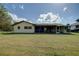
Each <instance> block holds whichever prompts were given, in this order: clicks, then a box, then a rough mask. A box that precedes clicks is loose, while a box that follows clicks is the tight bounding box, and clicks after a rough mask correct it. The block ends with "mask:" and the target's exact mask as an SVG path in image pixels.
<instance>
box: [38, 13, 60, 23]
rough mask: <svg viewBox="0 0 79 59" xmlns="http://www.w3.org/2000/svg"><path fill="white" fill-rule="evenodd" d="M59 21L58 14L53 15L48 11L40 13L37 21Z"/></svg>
mask: <svg viewBox="0 0 79 59" xmlns="http://www.w3.org/2000/svg"><path fill="white" fill-rule="evenodd" d="M60 21H61V19H60V16H59V15H58V14H56V15H55V14H53V13H52V12H48V13H47V14H40V17H39V18H38V20H37V23H59V22H60Z"/></svg>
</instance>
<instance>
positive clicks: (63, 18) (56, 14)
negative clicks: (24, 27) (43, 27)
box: [3, 3, 79, 24]
mask: <svg viewBox="0 0 79 59" xmlns="http://www.w3.org/2000/svg"><path fill="white" fill-rule="evenodd" d="M3 5H4V7H5V8H6V9H7V11H8V12H9V14H10V15H11V17H12V18H13V19H14V20H15V21H22V20H26V21H30V22H33V23H62V24H68V23H69V24H72V23H74V22H75V20H76V19H78V18H79V4H78V3H6V4H3Z"/></svg>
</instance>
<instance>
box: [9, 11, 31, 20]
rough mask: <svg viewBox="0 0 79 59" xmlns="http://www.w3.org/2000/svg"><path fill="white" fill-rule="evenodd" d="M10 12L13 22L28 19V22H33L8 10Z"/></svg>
mask: <svg viewBox="0 0 79 59" xmlns="http://www.w3.org/2000/svg"><path fill="white" fill-rule="evenodd" d="M8 13H9V15H10V16H11V17H12V19H13V22H19V21H23V20H24V21H28V22H31V21H29V20H27V19H26V18H20V17H18V16H17V15H16V14H12V13H10V12H8Z"/></svg>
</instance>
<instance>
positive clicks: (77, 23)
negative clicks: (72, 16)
mask: <svg viewBox="0 0 79 59" xmlns="http://www.w3.org/2000/svg"><path fill="white" fill-rule="evenodd" d="M73 25H79V22H76V23H73V24H71V26H73Z"/></svg>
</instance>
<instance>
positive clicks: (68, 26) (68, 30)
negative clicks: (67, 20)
mask: <svg viewBox="0 0 79 59" xmlns="http://www.w3.org/2000/svg"><path fill="white" fill-rule="evenodd" d="M66 28H67V32H70V24H67V25H66Z"/></svg>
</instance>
